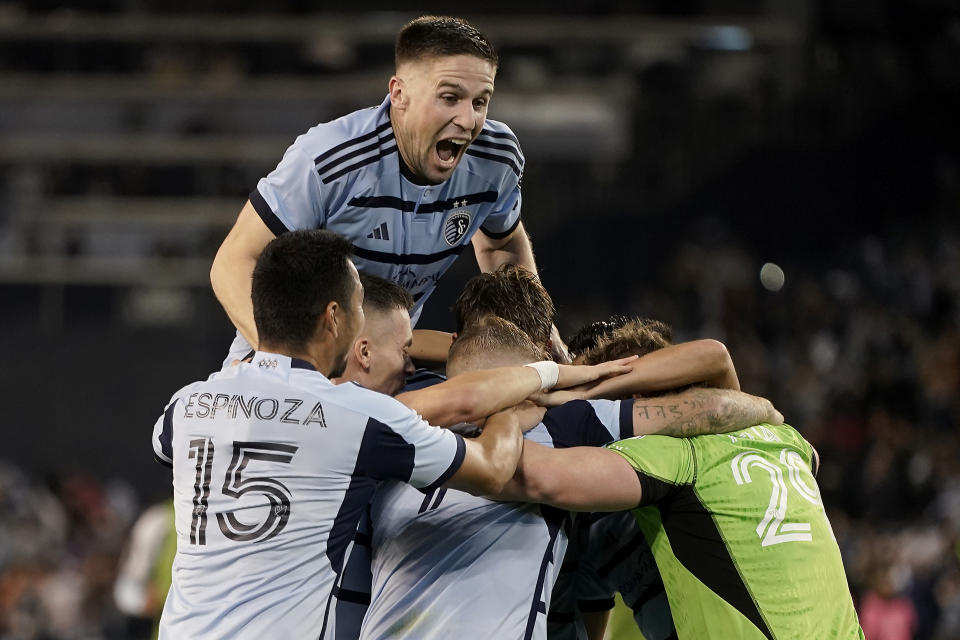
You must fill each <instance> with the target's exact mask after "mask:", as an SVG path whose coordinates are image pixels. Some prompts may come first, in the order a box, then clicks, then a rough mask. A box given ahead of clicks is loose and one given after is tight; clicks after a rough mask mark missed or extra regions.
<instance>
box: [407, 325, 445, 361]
mask: <svg viewBox="0 0 960 640" xmlns="http://www.w3.org/2000/svg"><path fill="white" fill-rule="evenodd" d="M451 344H453V334H452V333H448V332H446V331H434V330H432V329H414V330H413V343H412V344H411V345H410V357H411V358H413V360H414V361H415V362H430V363H441V362H446V361H447V352H449V351H450V345H451Z"/></svg>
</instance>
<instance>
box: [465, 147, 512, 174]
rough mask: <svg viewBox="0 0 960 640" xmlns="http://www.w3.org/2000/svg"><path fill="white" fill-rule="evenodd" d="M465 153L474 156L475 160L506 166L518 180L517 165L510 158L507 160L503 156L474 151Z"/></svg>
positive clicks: (468, 150) (470, 150) (469, 150)
mask: <svg viewBox="0 0 960 640" xmlns="http://www.w3.org/2000/svg"><path fill="white" fill-rule="evenodd" d="M465 153H466V154H467V155H471V156H474V157H475V158H483V159H484V160H493V161H494V162H501V163H503V164H505V165H507V166H508V167H510V169H511V170H512V171H513V172H514V173H515V174H516V176H517V177H518V178H519V177H520V173H521V171H520V167H518V166H517V163H515V162H514V161H513V160H511V159H510V158H507V157H505V156H498V155H496V154H493V153H484V152H483V151H477V150H476V149H467V150H466V152H465Z"/></svg>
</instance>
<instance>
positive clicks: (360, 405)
mask: <svg viewBox="0 0 960 640" xmlns="http://www.w3.org/2000/svg"><path fill="white" fill-rule="evenodd" d="M328 397H329V399H330V401H332V402H334V403H335V404H337V405H338V406H340V407H342V408H344V409H346V410H348V411H353V412H355V413H360V414H363V415H365V416H367V417H368V418H372V419H374V420H376V421H377V422H380V423H382V424H385V425H387V426H388V427H391V428H394V427H404V426H406V425H409V424H410V423H411V421H416V422H419V421H420V420H421V418H420V417H419V416H418V415H417V413H416V412H415V411H414V410H413V409H411V408H410V407H408V406H406V405H405V404H403V403H402V402H400V401H399V400H397V399H396V398H393V397H391V396H388V395H386V394H383V393H380V392H378V391H373V390H371V389H367V388H366V387H364V386H363V385H360V384H357V383H356V382H344V383H342V384H338V385H336V386H335V387H334V388H333V389H332V390H331V391H330V392H329V396H328Z"/></svg>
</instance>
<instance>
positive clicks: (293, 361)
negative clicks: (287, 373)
mask: <svg viewBox="0 0 960 640" xmlns="http://www.w3.org/2000/svg"><path fill="white" fill-rule="evenodd" d="M290 368H291V369H307V370H309V371H316V370H317V368H316V367H314V366H313V365H312V364H310V363H309V362H307V361H306V360H301V359H300V358H290Z"/></svg>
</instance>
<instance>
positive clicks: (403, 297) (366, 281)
mask: <svg viewBox="0 0 960 640" xmlns="http://www.w3.org/2000/svg"><path fill="white" fill-rule="evenodd" d="M360 284H362V285H363V310H364V312H369V311H380V312H388V311H393V310H394V309H405V310H407V311H410V308H411V307H413V296H411V295H410V292H409V291H407V290H406V289H404V288H403V287H401V286H400V285H398V284H397V283H396V282H393V281H391V280H387V279H386V278H381V277H380V276H375V275H372V274H369V273H361V274H360Z"/></svg>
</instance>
